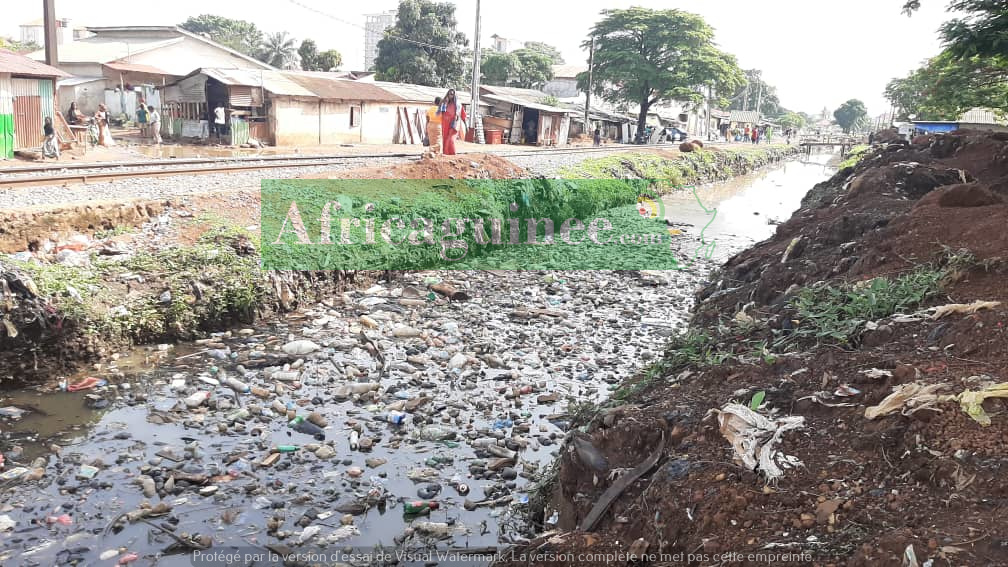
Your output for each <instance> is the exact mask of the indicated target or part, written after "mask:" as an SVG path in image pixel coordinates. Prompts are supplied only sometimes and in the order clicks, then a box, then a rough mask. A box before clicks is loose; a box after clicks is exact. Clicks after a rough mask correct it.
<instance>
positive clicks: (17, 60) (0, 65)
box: [0, 49, 70, 77]
mask: <svg viewBox="0 0 1008 567" xmlns="http://www.w3.org/2000/svg"><path fill="white" fill-rule="evenodd" d="M0 73H10V74H12V75H27V76H29V77H69V76H70V74H69V73H64V72H63V71H60V70H59V69H57V68H56V67H50V66H49V65H46V64H45V63H41V62H39V61H36V60H34V59H30V58H28V57H25V56H23V55H18V54H17V53H14V52H13V51H7V50H6V49H0Z"/></svg>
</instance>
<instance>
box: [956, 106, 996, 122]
mask: <svg viewBox="0 0 1008 567" xmlns="http://www.w3.org/2000/svg"><path fill="white" fill-rule="evenodd" d="M959 122H964V123H966V124H1003V121H1001V120H998V118H997V115H996V114H995V113H994V111H993V110H990V109H988V108H972V109H970V110H968V111H966V112H965V113H964V114H963V115H962V117H961V118H960V119H959Z"/></svg>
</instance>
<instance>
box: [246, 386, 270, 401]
mask: <svg viewBox="0 0 1008 567" xmlns="http://www.w3.org/2000/svg"><path fill="white" fill-rule="evenodd" d="M248 391H249V392H251V393H252V395H253V396H255V397H257V398H263V399H266V398H268V397H270V394H271V392H270V391H269V390H267V389H266V388H262V387H260V386H252V387H251V388H249V390H248Z"/></svg>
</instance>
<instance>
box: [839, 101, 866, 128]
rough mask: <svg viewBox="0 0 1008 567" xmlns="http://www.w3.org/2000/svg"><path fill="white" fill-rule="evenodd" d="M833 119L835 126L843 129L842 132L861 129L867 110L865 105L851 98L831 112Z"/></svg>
mask: <svg viewBox="0 0 1008 567" xmlns="http://www.w3.org/2000/svg"><path fill="white" fill-rule="evenodd" d="M833 117H834V118H835V119H836V121H837V124H839V125H840V127H841V128H843V131H844V132H850V131H852V130H855V129H858V128H859V127H861V126H862V125H863V123H864V121H865V119H866V118H867V117H868V109H867V108H865V104H864V103H863V102H861V101H860V100H858V99H856V98H852V99H850V100H848V101H847V102H845V103H843V104H841V105H840V108H838V109H836V110H834V111H833Z"/></svg>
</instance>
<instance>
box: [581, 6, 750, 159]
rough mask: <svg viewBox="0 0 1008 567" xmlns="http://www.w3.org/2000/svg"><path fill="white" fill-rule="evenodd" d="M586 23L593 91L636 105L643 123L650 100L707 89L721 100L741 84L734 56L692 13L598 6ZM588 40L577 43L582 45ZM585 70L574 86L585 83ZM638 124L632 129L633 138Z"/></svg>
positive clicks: (688, 98)
mask: <svg viewBox="0 0 1008 567" xmlns="http://www.w3.org/2000/svg"><path fill="white" fill-rule="evenodd" d="M602 15H603V19H602V20H601V21H599V22H597V23H596V24H595V26H594V28H592V31H591V33H590V36H591V37H592V38H594V41H595V58H594V66H593V78H594V80H593V82H592V90H593V94H595V95H598V96H600V97H602V98H603V99H605V100H607V101H609V102H612V103H616V104H630V105H638V106H639V107H640V112H639V114H638V123H639V124H646V123H647V115H648V111H649V110H650V109H651V106H652V105H654V104H656V103H659V102H662V101H670V100H677V101H682V102H694V103H698V102H701V101H702V100H703V98H704V94H702V93H705V92H707V90H708V89H711V90H712V91H713V93H714V94H715V95H716V96H717V100H716V101H714V103H716V104H720V105H722V106H723V105H725V104H727V102H728V100H727V98H728V97H732V96H735V95H736V94H737V92H738V89H739V87H741V86H742V85H743V84H744V81H745V78H744V75H743V74H742V70H741V69H739V68H738V64H737V63H736V60H735V57H734V56H733V55H730V54H728V53H725V52H723V51H721V50H720V49H718V48H717V46H716V44H715V43H714V29H713V28H711V27H710V26H709V25H708V24H707V22H705V21H704V19H703V18H701V17H700V16H698V15H696V14H692V13H689V12H683V11H680V10H650V9H647V8H640V7H633V8H628V9H616V10H603V11H602ZM591 43H592V40H591V39H588V40H586V41H585V42H584V43H583V44H582V46H583V47H584V48H585V49H588V48H589V47H590V46H591ZM587 83H588V73H581V74H580V75H578V88H580V89H581V90H582V91H585V90H587V87H588V84H587ZM643 136H644V129H643V128H640V129H638V132H637V139H638V142H639V141H641V140H642V139H643Z"/></svg>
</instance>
